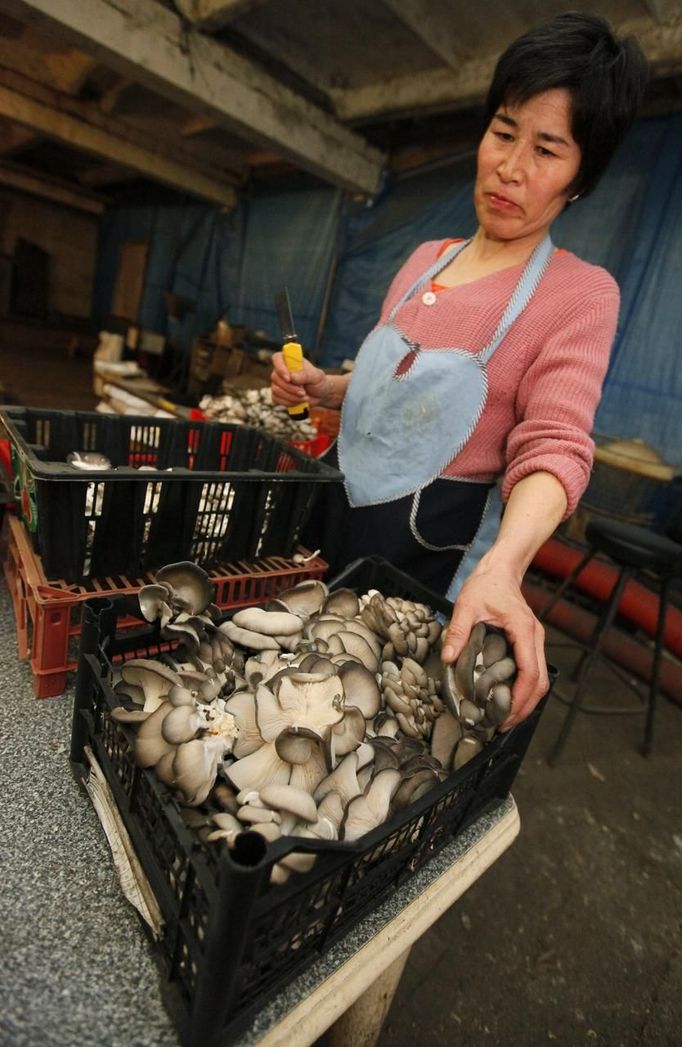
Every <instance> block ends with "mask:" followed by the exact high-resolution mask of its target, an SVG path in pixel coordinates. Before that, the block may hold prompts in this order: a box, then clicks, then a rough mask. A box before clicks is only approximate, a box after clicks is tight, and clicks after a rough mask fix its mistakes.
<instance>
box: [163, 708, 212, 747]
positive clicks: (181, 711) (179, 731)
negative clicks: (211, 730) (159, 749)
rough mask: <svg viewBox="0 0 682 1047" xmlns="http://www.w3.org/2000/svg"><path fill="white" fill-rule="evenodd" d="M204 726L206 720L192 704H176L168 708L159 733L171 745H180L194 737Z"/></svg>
mask: <svg viewBox="0 0 682 1047" xmlns="http://www.w3.org/2000/svg"><path fill="white" fill-rule="evenodd" d="M205 726H206V720H205V718H204V717H203V716H202V715H201V713H200V712H199V710H198V709H197V707H196V706H194V705H178V706H174V707H173V708H171V709H170V711H169V712H168V713H166V715H165V716H164V718H163V721H162V723H161V734H162V735H163V737H164V738H165V740H166V741H167V742H169V743H170V744H171V745H180V744H181V743H182V742H189V741H191V740H192V738H194V737H196V734H197V732H198V731H200V730H201V729H202V727H205Z"/></svg>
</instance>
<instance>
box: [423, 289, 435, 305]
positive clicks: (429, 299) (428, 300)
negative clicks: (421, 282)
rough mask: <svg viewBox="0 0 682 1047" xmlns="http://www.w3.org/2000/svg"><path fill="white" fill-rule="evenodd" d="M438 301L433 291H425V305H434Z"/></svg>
mask: <svg viewBox="0 0 682 1047" xmlns="http://www.w3.org/2000/svg"><path fill="white" fill-rule="evenodd" d="M435 301H436V296H435V294H434V293H433V291H424V294H423V295H422V302H423V303H424V305H433V304H434V303H435Z"/></svg>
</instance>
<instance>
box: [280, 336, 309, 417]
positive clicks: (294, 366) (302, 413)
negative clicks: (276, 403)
mask: <svg viewBox="0 0 682 1047" xmlns="http://www.w3.org/2000/svg"><path fill="white" fill-rule="evenodd" d="M282 355H283V356H284V363H285V364H286V365H287V367H288V368H289V370H290V371H291V372H292V374H293V372H294V371H300V370H302V368H303V349H302V348H301V346H300V344H299V343H298V342H285V343H284V345H283V346H282ZM287 411H288V412H289V417H290V418H294V419H296V421H298V422H304V421H305V420H306V418H307V417H308V404H307V402H306V401H305V400H303V401H302V402H301V403H300V404H296V406H295V407H287Z"/></svg>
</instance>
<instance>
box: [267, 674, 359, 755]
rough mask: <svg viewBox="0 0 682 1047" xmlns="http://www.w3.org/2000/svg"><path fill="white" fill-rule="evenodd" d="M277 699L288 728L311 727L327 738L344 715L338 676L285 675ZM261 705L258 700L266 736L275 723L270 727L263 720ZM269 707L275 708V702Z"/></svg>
mask: <svg viewBox="0 0 682 1047" xmlns="http://www.w3.org/2000/svg"><path fill="white" fill-rule="evenodd" d="M276 700H277V704H278V706H279V709H280V714H279V716H280V717H281V718H282V720H285V721H286V723H285V726H291V727H307V728H309V729H310V730H311V731H315V732H316V733H317V734H318V735H319V736H320V737H321V738H325V739H326V737H327V735H328V734H329V729H330V728H331V726H332V725H333V724H335V723H338V722H339V720H341V719H342V717H343V713H344V707H343V684H342V682H341V680H340V679H339V677H338V676H337V675H336V674H334V675H330V676H326V675H324V674H323V673H298V672H297V673H292V674H291V675H290V676H282V677H281V678H280V679H279V681H278V683H277V687H276ZM259 702H260V699H259V698H258V697H257V701H256V704H257V706H258V712H257V719H258V726H259V727H260V730H261V734H263V737H265V731H270V730H272V729H274V727H275V721H274V720H271V721H270V725H269V726H267V725H266V723H265V720H264V719H261V711H260V704H259ZM268 708H269V709H270V710H272V709H274V707H273V706H272V704H271V703H268ZM277 733H279V732H277Z"/></svg>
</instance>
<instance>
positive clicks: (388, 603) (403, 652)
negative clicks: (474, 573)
mask: <svg viewBox="0 0 682 1047" xmlns="http://www.w3.org/2000/svg"><path fill="white" fill-rule="evenodd" d="M360 614H361V617H362V620H363V622H364V623H365V624H366V625H368V626H369V628H370V629H372V630H373V632H374V633H376V635H377V636H379V637H381V638H382V639H383V640H384V646H383V649H382V652H381V656H382V658H383V659H384V660H385V661H392V660H393V659H394V658H395V657H396V655H397V656H398V657H400V658H406V657H410V658H412V659H413V660H414V661H415V662H420V663H421V662H423V661H425V659H426V657H427V655H428V653H429V651H430V649H431V648H432V647H433V645H434V644H435V642H436V640H437V639H438V637H439V636H440V631H441V626H440V623H439V622H438V621H437V620H436V619H435V618H434V616H433V615H432V613H431V611H430V610H429V608H428V607H425V606H424V604H420V603H415V602H414V601H412V600H403V599H402V598H401V597H399V596H389V597H385V596H382V595H381V593H379V592H377V591H376V590H373V589H372V590H370V592H368V593H367V595H366V596H365V597H363V600H362V609H361V612H360Z"/></svg>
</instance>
